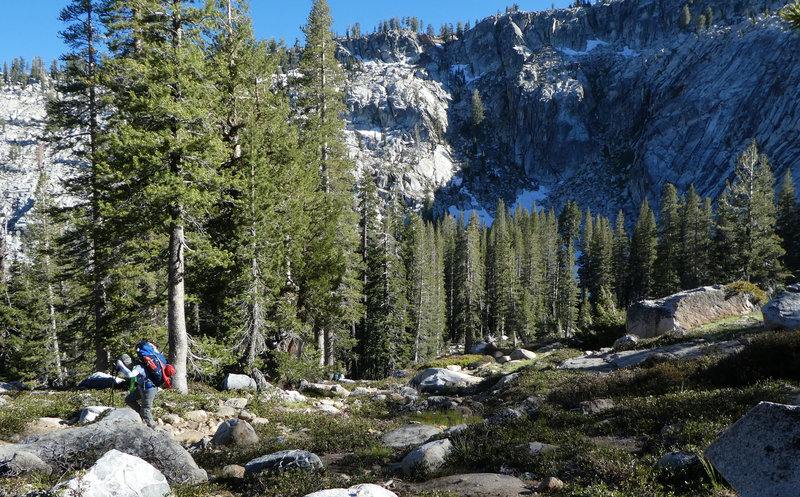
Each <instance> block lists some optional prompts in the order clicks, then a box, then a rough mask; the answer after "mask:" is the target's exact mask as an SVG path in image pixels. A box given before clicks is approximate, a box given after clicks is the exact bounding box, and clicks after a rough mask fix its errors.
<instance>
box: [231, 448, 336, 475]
mask: <svg viewBox="0 0 800 497" xmlns="http://www.w3.org/2000/svg"><path fill="white" fill-rule="evenodd" d="M322 467H323V465H322V460H321V459H320V458H319V456H318V455H316V454H314V453H313V452H309V451H307V450H282V451H280V452H275V453H273V454H267V455H265V456H261V457H257V458H255V459H253V460H252V461H250V462H248V463H247V464H245V465H244V474H245V476H246V475H253V474H258V473H261V472H263V471H267V472H272V471H285V470H287V469H302V470H303V471H309V472H313V471H317V470H319V469H322Z"/></svg>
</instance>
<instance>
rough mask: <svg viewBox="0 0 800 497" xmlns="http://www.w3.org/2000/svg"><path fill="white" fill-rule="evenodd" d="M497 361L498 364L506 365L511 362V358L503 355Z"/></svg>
mask: <svg viewBox="0 0 800 497" xmlns="http://www.w3.org/2000/svg"><path fill="white" fill-rule="evenodd" d="M495 361H497V364H505V363H507V362H511V356H507V355H501V356H500V357H498V358H497V359H495Z"/></svg>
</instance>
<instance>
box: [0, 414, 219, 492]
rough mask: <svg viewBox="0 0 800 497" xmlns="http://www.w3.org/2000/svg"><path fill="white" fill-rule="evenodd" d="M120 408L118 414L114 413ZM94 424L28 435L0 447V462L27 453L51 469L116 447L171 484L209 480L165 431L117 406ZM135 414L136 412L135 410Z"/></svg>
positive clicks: (84, 463) (81, 461)
mask: <svg viewBox="0 0 800 497" xmlns="http://www.w3.org/2000/svg"><path fill="white" fill-rule="evenodd" d="M116 411H121V413H120V414H115V413H116ZM116 411H112V412H110V413H109V414H107V415H106V416H105V417H104V418H103V419H101V420H100V421H98V422H97V423H93V424H89V425H85V426H79V427H76V428H68V429H65V430H60V431H56V432H51V433H45V434H42V435H34V436H32V437H28V438H26V439H25V440H23V441H22V442H20V443H19V444H16V445H3V446H0V461H4V460H5V461H9V460H12V459H13V458H14V457H15V454H17V453H19V452H28V453H31V454H33V455H35V456H37V457H38V458H39V459H41V460H42V461H43V462H44V463H46V464H47V465H49V466H50V467H52V468H61V467H62V466H63V465H65V464H67V465H71V464H75V465H76V466H77V465H87V464H86V462H87V461H86V458H88V457H99V456H101V455H103V454H105V453H106V452H108V451H110V450H112V449H117V450H119V451H121V452H125V453H126V454H130V455H132V456H137V457H140V458H142V459H144V460H146V461H148V462H149V463H151V464H153V465H154V466H155V467H156V468H158V469H159V470H160V471H161V472H162V473H163V474H164V476H166V478H167V479H168V480H169V481H170V482H174V483H202V482H205V481H207V480H208V475H207V474H206V472H205V470H203V469H201V468H200V467H198V466H197V464H196V463H195V462H194V459H192V456H191V455H190V454H189V453H188V452H187V451H186V450H185V449H184V448H183V447H181V445H180V444H178V442H176V441H175V440H173V439H172V437H171V436H170V435H169V434H168V433H167V432H165V431H162V430H159V429H156V430H153V429H151V428H148V427H146V426H144V425H143V424H142V423H141V421H140V420H139V419H138V416H137V420H136V421H132V417H131V416H129V415H128V414H127V411H130V412H133V411H131V410H130V409H117V410H116ZM134 414H135V413H134Z"/></svg>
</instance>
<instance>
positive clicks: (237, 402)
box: [223, 397, 247, 409]
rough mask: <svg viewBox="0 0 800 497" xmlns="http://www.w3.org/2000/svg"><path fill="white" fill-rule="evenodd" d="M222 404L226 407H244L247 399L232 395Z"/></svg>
mask: <svg viewBox="0 0 800 497" xmlns="http://www.w3.org/2000/svg"><path fill="white" fill-rule="evenodd" d="M223 405H225V406H228V407H233V408H234V409H244V408H245V407H247V399H245V398H244V397H233V398H230V399H227V400H226V401H225V402H224V403H223Z"/></svg>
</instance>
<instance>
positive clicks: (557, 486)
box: [536, 476, 564, 492]
mask: <svg viewBox="0 0 800 497" xmlns="http://www.w3.org/2000/svg"><path fill="white" fill-rule="evenodd" d="M562 488H564V482H563V481H561V480H559V479H558V478H556V477H555V476H548V477H547V478H545V479H544V480H542V481H541V483H539V486H538V487H536V490H538V491H540V492H548V491H555V490H561V489H562Z"/></svg>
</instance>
